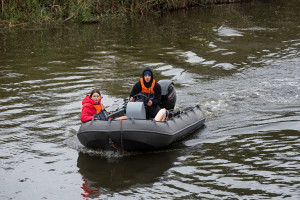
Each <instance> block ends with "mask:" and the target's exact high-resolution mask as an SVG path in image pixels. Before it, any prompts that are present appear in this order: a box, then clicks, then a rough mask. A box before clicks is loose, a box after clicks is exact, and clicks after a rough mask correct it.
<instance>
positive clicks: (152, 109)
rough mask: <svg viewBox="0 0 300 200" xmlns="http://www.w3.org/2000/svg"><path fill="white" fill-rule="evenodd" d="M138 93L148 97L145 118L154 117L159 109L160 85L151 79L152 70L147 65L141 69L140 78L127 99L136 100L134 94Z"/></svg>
mask: <svg viewBox="0 0 300 200" xmlns="http://www.w3.org/2000/svg"><path fill="white" fill-rule="evenodd" d="M139 93H142V94H144V95H146V96H148V98H149V99H150V100H149V101H148V102H147V104H146V106H145V108H146V117H147V119H149V118H154V117H155V115H156V114H157V113H158V111H159V110H160V106H159V105H160V102H161V87H160V85H159V84H158V83H156V82H155V80H154V79H153V72H152V70H151V69H150V68H148V67H147V68H146V69H145V70H144V71H143V73H142V78H140V80H139V81H138V82H137V83H136V84H135V85H134V86H133V88H132V90H131V93H130V98H129V101H131V102H134V101H136V98H137V97H138V96H136V97H134V96H135V95H137V94H139Z"/></svg>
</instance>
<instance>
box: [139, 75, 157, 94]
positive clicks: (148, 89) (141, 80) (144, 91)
mask: <svg viewBox="0 0 300 200" xmlns="http://www.w3.org/2000/svg"><path fill="white" fill-rule="evenodd" d="M140 82H141V85H142V91H141V92H142V93H149V94H154V90H153V88H154V85H155V80H153V81H152V85H151V87H150V88H146V86H145V84H144V79H143V78H141V79H140Z"/></svg>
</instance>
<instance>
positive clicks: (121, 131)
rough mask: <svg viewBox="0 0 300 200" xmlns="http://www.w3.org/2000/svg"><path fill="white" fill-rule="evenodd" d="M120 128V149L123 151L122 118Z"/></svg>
mask: <svg viewBox="0 0 300 200" xmlns="http://www.w3.org/2000/svg"><path fill="white" fill-rule="evenodd" d="M120 129H121V150H122V152H123V153H124V145H123V120H122V119H121V120H120Z"/></svg>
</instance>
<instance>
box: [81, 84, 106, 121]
mask: <svg viewBox="0 0 300 200" xmlns="http://www.w3.org/2000/svg"><path fill="white" fill-rule="evenodd" d="M102 98H103V97H101V93H100V91H99V90H97V89H94V90H93V91H92V92H91V94H90V95H86V97H85V98H84V99H83V101H82V112H81V117H80V119H81V121H82V122H87V121H90V120H92V119H102V118H101V117H100V113H101V114H103V113H104V114H105V115H107V112H106V111H105V108H104V105H103V104H102V103H101V99H102ZM104 120H106V119H104Z"/></svg>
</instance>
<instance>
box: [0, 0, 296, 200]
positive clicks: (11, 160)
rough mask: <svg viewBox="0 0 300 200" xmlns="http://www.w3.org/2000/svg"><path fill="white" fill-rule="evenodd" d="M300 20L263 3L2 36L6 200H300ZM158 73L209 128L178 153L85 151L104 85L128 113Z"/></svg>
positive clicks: (280, 4)
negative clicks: (91, 101) (85, 109)
mask: <svg viewBox="0 0 300 200" xmlns="http://www.w3.org/2000/svg"><path fill="white" fill-rule="evenodd" d="M299 9H300V8H299V2H298V1H297V0H292V1H284V0H277V1H268V2H262V1H259V2H258V1H253V2H251V3H249V4H242V5H240V4H234V5H220V6H215V7H207V8H195V9H189V10H181V11H176V12H173V13H170V14H166V15H165V16H162V17H161V18H151V17H147V18H129V19H127V20H112V21H110V22H102V23H100V24H90V25H78V24H69V25H65V24H64V25H60V26H50V25H42V26H29V27H22V28H15V29H12V30H0V38H1V39H0V86H1V87H0V122H1V123H0V173H1V176H0V182H1V183H4V184H1V187H0V188H1V189H0V197H1V198H3V199H10V198H11V199H57V198H58V197H59V198H60V199H82V198H86V199H89V198H99V199H107V198H108V199H176V198H177V199H202V198H204V199H285V198H286V199H298V198H299V197H300V194H299V187H300V183H299V181H298V179H299V178H300V177H299V176H300V174H299V166H300V165H299V164H300V163H299V157H300V156H299V145H298V144H299V140H300V137H299V131H300V127H299V121H300V118H299V116H300V107H299V105H300V100H299V94H300V92H299V91H300V85H299V83H300V70H299V66H300V59H299V57H300V51H299V47H300V46H299V44H300V40H299V28H300V25H299V21H300V20H299V17H300V16H299ZM146 66H148V67H151V68H152V69H153V71H154V73H155V74H154V76H155V79H156V80H160V79H171V80H172V81H173V82H174V83H175V86H176V89H177V94H178V98H177V100H178V101H177V107H181V108H182V107H186V106H194V105H195V104H201V105H202V108H203V109H204V110H205V113H206V114H207V117H208V120H207V121H206V124H205V128H204V129H203V130H201V131H199V132H196V133H195V134H193V135H191V136H190V137H188V138H186V139H185V140H183V141H181V142H179V143H177V144H174V145H173V146H172V147H171V148H170V149H168V151H161V152H155V153H149V154H137V155H125V156H124V155H121V154H117V153H113V152H108V151H94V150H90V149H86V148H84V147H83V146H82V145H81V144H80V143H79V141H78V140H77V137H76V133H77V130H78V129H79V126H80V111H81V101H82V99H83V97H84V96H85V94H87V93H88V92H89V91H90V90H91V89H93V88H95V87H97V88H100V90H101V92H102V95H103V97H104V98H103V103H104V105H105V106H106V108H107V110H109V111H110V110H115V109H117V108H119V107H121V105H122V103H123V99H124V98H126V97H127V96H128V94H129V93H130V90H131V88H132V86H133V84H134V83H135V82H136V81H138V79H139V77H140V76H141V72H142V71H143V69H144V68H145V67H146ZM32 188H36V190H35V191H37V192H36V193H35V194H34V195H33V191H32Z"/></svg>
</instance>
